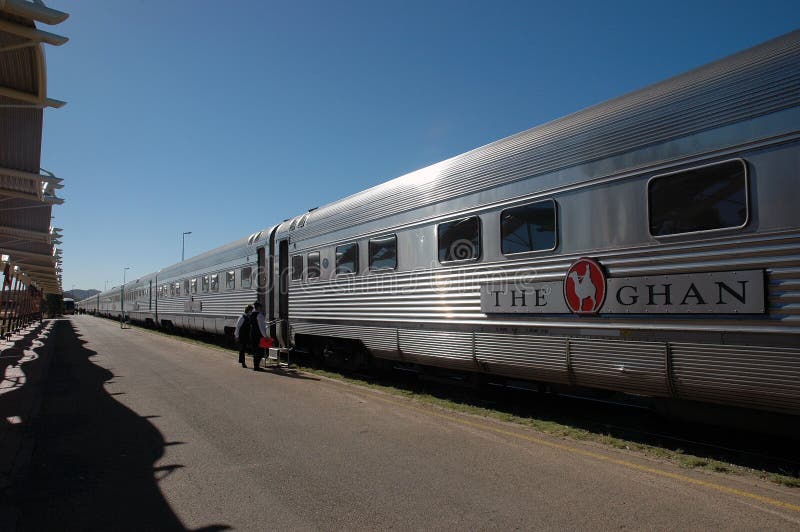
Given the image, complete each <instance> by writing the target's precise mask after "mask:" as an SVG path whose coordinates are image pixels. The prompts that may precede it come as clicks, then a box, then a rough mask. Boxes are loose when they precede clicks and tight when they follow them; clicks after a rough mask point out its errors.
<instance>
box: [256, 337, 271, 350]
mask: <svg viewBox="0 0 800 532" xmlns="http://www.w3.org/2000/svg"><path fill="white" fill-rule="evenodd" d="M258 347H260V348H261V349H269V348H270V347H272V338H264V337H263V336H262V337H261V340H259V341H258Z"/></svg>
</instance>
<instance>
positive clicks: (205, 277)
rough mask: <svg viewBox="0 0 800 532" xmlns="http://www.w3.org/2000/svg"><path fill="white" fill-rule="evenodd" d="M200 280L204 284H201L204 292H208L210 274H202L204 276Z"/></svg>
mask: <svg viewBox="0 0 800 532" xmlns="http://www.w3.org/2000/svg"><path fill="white" fill-rule="evenodd" d="M200 280H201V283H202V284H201V285H200V286H201V290H202V291H203V292H208V275H204V276H202V277H201V278H200Z"/></svg>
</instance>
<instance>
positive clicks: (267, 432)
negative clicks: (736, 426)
mask: <svg viewBox="0 0 800 532" xmlns="http://www.w3.org/2000/svg"><path fill="white" fill-rule="evenodd" d="M50 334H51V337H50V339H49V341H52V342H53V343H54V351H53V359H52V366H51V367H50V374H49V378H48V381H47V387H46V391H45V395H44V401H43V404H42V411H41V415H40V417H39V418H38V419H37V421H36V423H35V425H34V428H35V431H34V435H35V443H36V445H35V448H34V450H33V455H32V460H31V462H30V466H29V467H28V468H27V470H26V471H25V474H24V476H23V477H22V478H20V479H18V482H17V483H16V484H15V486H14V487H13V491H12V494H11V497H12V499H11V500H12V501H13V502H14V503H15V504H16V506H17V509H18V512H19V520H18V525H19V529H20V530H188V529H191V530H228V529H236V530H272V529H277V530H342V529H347V530H388V529H401V530H407V529H425V530H464V529H469V530H501V529H502V530H508V529H523V530H565V529H568V530H588V529H592V530H598V529H600V530H606V529H631V530H701V529H702V530H756V529H759V530H763V529H769V530H797V529H798V528H800V490H792V489H790V488H786V487H782V486H778V485H775V484H771V483H769V482H766V481H763V482H762V481H758V480H754V479H752V478H743V477H737V476H734V475H722V474H714V473H708V472H698V471H687V470H685V469H681V468H679V467H677V466H675V465H673V464H670V463H665V462H661V461H658V460H654V459H648V458H643V457H640V456H638V455H636V454H633V453H630V452H624V451H617V450H613V449H608V448H605V447H602V446H600V445H594V444H582V443H580V442H572V441H568V440H562V439H558V438H554V437H550V436H546V435H542V434H540V433H537V432H535V431H532V430H528V429H525V428H522V427H518V426H514V425H509V424H504V423H500V422H495V421H491V420H485V419H482V418H478V417H474V416H468V415H461V414H457V413H453V412H450V411H446V410H442V409H438V408H434V407H428V406H424V405H420V404H418V403H415V402H413V401H411V400H407V399H404V398H401V397H396V396H392V395H387V394H383V393H380V392H375V391H371V390H368V389H365V388H361V387H357V386H351V385H347V384H343V383H339V382H335V381H330V380H327V379H320V378H317V377H315V376H313V375H309V374H303V373H299V372H294V371H286V370H270V371H267V372H263V373H257V372H254V371H251V370H250V369H247V370H245V369H242V368H241V367H240V366H239V365H238V364H237V363H236V361H235V359H234V358H233V357H232V356H231V354H230V353H226V352H223V351H220V350H218V349H214V348H210V347H204V346H201V345H196V344H191V343H187V342H184V341H181V340H180V339H175V338H170V337H166V336H163V335H158V334H154V333H151V332H149V331H144V330H140V329H136V328H134V329H124V330H123V329H120V327H119V325H118V324H115V323H114V322H111V321H107V320H103V319H97V318H93V317H90V316H75V317H72V318H71V319H68V320H59V321H57V322H55V323H54V325H53V328H52V332H51V333H50ZM249 364H250V361H249V360H248V365H249ZM0 398H2V397H1V396H0Z"/></svg>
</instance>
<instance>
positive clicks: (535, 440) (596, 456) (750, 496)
mask: <svg viewBox="0 0 800 532" xmlns="http://www.w3.org/2000/svg"><path fill="white" fill-rule="evenodd" d="M372 397H374V398H376V399H378V400H379V401H383V402H385V403H389V404H393V405H395V406H403V407H406V408H411V409H412V410H416V411H418V412H423V413H426V414H428V415H431V416H434V417H439V418H442V419H446V420H448V421H452V422H454V423H458V424H461V425H466V426H469V427H473V428H478V429H482V430H487V431H490V432H494V433H497V434H502V435H504V436H510V437H512V438H518V439H521V440H526V441H529V442H532V443H537V444H539V445H544V446H545V447H550V448H553V449H559V450H561V451H566V452H569V453H572V454H578V455H581V456H586V457H589V458H594V459H595V460H599V461H602V462H610V463H612V464H617V465H621V466H623V467H627V468H629V469H636V470H638V471H644V472H647V473H651V474H653V475H657V476H660V477H665V478H671V479H673V480H679V481H681V482H686V483H688V484H694V485H696V486H702V487H704V488H709V489H712V490H716V491H719V492H722V493H727V494H730V495H736V496H739V497H744V498H746V499H751V500H755V501H758V502H762V503H764V504H768V505H770V506H774V507H777V508H783V509H785V510H791V511H793V512H800V505H797V504H791V503H788V502H783V501H779V500H778V499H772V498H770V497H765V496H763V495H758V494H755V493H750V492H748V491H743V490H739V489H736V488H729V487H727V486H723V485H722V484H716V483H714V482H707V481H705V480H699V479H696V478H692V477H689V476H686V475H681V474H679V473H671V472H669V471H663V470H661V469H656V468H654V467H648V466H644V465H640V464H636V463H634V462H629V461H627V460H620V459H618V458H611V457H610V456H605V455H602V454H600V453H595V452H592V451H587V450H584V449H578V448H577V447H572V446H570V445H565V444H563V443H555V442H551V441H547V440H544V439H542V438H537V437H536V436H529V435H527V434H520V433H518V432H514V431H511V430H505V429H502V428H499V427H493V426H491V425H487V424H485V423H480V422H477V421H470V420H468V419H464V418H463V417H462V416H454V415H449V414H445V413H441V412H436V411H434V410H432V409H425V408H420V407H415V406H410V405H408V404H407V403H400V402H398V401H392V400H391V399H387V398H385V397H380V396H377V395H372Z"/></svg>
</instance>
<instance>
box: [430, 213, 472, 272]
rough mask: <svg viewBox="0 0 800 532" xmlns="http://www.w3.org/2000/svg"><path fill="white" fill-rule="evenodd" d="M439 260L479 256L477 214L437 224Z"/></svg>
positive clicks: (446, 260) (466, 258)
mask: <svg viewBox="0 0 800 532" xmlns="http://www.w3.org/2000/svg"><path fill="white" fill-rule="evenodd" d="M437 232H438V236H439V262H454V261H468V260H478V259H479V258H480V256H481V221H480V219H479V218H478V217H477V216H470V217H469V218H461V219H460V220H453V221H452V222H445V223H443V224H439V227H438V229H437Z"/></svg>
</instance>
